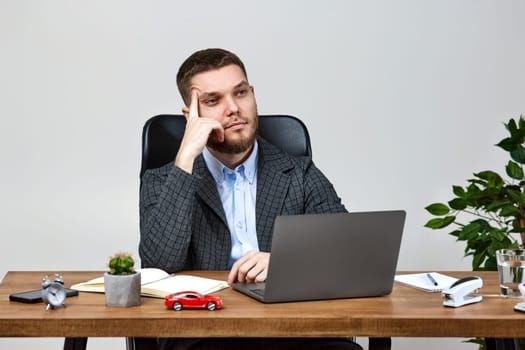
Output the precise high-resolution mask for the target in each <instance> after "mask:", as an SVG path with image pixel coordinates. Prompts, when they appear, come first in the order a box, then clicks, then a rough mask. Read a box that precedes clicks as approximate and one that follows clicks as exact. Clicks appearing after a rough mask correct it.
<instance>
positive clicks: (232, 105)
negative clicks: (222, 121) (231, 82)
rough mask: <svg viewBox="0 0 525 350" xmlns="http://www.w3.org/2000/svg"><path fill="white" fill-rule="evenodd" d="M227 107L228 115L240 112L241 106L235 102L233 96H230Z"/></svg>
mask: <svg viewBox="0 0 525 350" xmlns="http://www.w3.org/2000/svg"><path fill="white" fill-rule="evenodd" d="M226 109H227V110H226V113H227V115H233V114H237V113H238V112H239V106H238V105H237V103H236V102H235V99H234V98H232V97H229V98H228V100H227V105H226Z"/></svg>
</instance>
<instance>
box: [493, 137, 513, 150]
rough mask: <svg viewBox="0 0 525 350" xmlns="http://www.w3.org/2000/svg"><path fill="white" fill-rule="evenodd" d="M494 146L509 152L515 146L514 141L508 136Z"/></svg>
mask: <svg viewBox="0 0 525 350" xmlns="http://www.w3.org/2000/svg"><path fill="white" fill-rule="evenodd" d="M496 146H498V147H500V148H502V149H504V150H505V151H507V152H510V151H512V150H513V149H515V148H516V141H514V140H512V139H511V138H510V137H507V138H505V139H503V140H501V141H500V142H499V143H497V144H496Z"/></svg>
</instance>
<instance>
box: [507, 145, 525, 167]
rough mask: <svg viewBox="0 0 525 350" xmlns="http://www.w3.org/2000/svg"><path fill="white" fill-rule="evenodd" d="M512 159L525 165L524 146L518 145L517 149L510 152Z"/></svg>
mask: <svg viewBox="0 0 525 350" xmlns="http://www.w3.org/2000/svg"><path fill="white" fill-rule="evenodd" d="M510 157H511V158H512V159H513V160H515V161H516V162H518V163H521V164H524V163H525V148H523V146H522V145H517V146H516V149H515V150H513V151H510Z"/></svg>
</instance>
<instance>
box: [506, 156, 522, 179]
mask: <svg viewBox="0 0 525 350" xmlns="http://www.w3.org/2000/svg"><path fill="white" fill-rule="evenodd" d="M505 170H506V171H507V175H509V176H510V177H511V178H513V179H515V180H522V179H523V169H522V167H521V166H519V165H518V164H516V163H515V162H513V161H512V160H509V162H508V163H507V166H506V167H505Z"/></svg>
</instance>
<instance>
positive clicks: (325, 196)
mask: <svg viewBox="0 0 525 350" xmlns="http://www.w3.org/2000/svg"><path fill="white" fill-rule="evenodd" d="M303 159H305V163H304V165H303V167H304V168H303V169H304V191H305V194H304V196H305V197H304V213H305V214H320V213H341V212H346V211H347V210H346V208H345V206H344V205H343V204H342V203H341V198H340V197H339V196H338V195H337V192H336V191H335V188H334V186H333V185H332V183H331V182H330V180H328V178H327V177H326V176H325V175H324V174H323V173H322V172H321V170H319V168H317V167H316V166H315V164H314V162H313V161H312V159H311V158H303Z"/></svg>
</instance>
